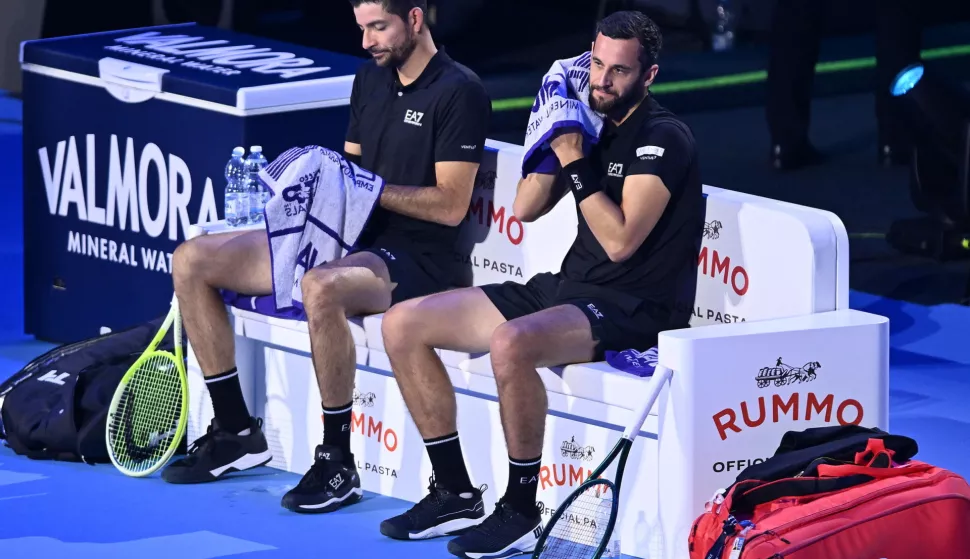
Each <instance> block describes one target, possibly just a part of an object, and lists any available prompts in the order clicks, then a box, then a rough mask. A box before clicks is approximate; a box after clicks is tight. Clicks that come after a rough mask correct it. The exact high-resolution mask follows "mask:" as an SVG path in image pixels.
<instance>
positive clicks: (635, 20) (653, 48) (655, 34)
mask: <svg viewBox="0 0 970 559" xmlns="http://www.w3.org/2000/svg"><path fill="white" fill-rule="evenodd" d="M601 33H602V34H603V36H604V37H609V38H610V39H637V40H638V41H640V47H641V48H640V66H641V67H642V68H643V70H644V71H646V70H647V68H650V67H651V66H653V65H654V64H656V63H657V60H658V58H659V57H660V48H661V47H662V46H663V38H662V37H661V35H660V28H659V27H657V24H656V23H654V22H653V20H652V19H650V18H648V17H647V16H645V15H643V14H642V13H641V12H638V11H636V10H628V11H621V12H614V13H612V14H610V15H608V16H606V17H605V18H603V19H602V20H600V22H599V23H598V24H597V25H596V37H598V36H599V35H600V34H601Z"/></svg>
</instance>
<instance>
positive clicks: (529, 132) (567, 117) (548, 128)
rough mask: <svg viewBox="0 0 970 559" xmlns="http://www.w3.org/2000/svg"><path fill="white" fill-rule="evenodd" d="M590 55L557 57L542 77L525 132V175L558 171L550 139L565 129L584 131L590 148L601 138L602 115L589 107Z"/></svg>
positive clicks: (523, 170) (523, 161) (523, 172)
mask: <svg viewBox="0 0 970 559" xmlns="http://www.w3.org/2000/svg"><path fill="white" fill-rule="evenodd" d="M590 58H591V54H590V53H589V52H585V53H583V54H581V55H579V56H577V57H575V58H567V59H563V60H557V61H555V62H553V64H552V67H551V68H549V71H548V72H547V73H546V75H545V76H543V78H542V87H540V88H539V93H538V95H536V100H535V103H533V104H532V114H531V115H530V116H529V127H528V128H527V129H526V131H525V142H523V143H524V145H525V153H524V154H523V156H522V176H523V177H524V176H526V175H528V174H529V173H547V174H550V173H554V172H555V170H556V165H557V161H556V154H555V153H554V152H553V151H552V148H551V147H550V146H549V141H550V140H551V139H552V137H553V136H554V135H555V134H556V132H557V131H558V130H560V129H562V128H578V129H580V130H582V133H583V136H584V137H585V139H586V141H585V142H583V145H584V147H585V148H586V150H587V151H588V150H589V148H590V147H592V145H594V144H596V143H597V142H598V141H599V138H600V133H601V132H602V131H603V116H602V115H600V114H599V113H597V112H596V111H594V110H593V109H592V108H590V106H589V93H590V89H589V62H590Z"/></svg>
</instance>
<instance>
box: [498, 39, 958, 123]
mask: <svg viewBox="0 0 970 559" xmlns="http://www.w3.org/2000/svg"><path fill="white" fill-rule="evenodd" d="M967 55H970V45H956V46H952V47H941V48H936V49H926V50H924V51H923V52H922V56H923V60H936V59H940V58H953V57H957V56H967ZM875 67H876V58H875V57H868V58H850V59H848V60H835V61H832V62H819V63H818V64H816V65H815V73H817V74H831V73H835V72H848V71H850V70H861V69H864V68H875ZM766 79H768V71H767V70H757V71H754V72H741V73H738V74H729V75H726V76H714V77H710V78H701V79H696V80H683V81H679V82H670V83H660V84H657V85H654V86H653V87H651V88H650V90H651V91H653V92H654V93H680V92H684V91H699V90H702V89H714V88H718V87H729V86H735V85H745V84H752V83H758V82H763V81H765V80H766ZM534 101H535V98H534V97H512V98H509V99H496V100H495V101H493V102H492V110H493V111H513V110H517V109H528V108H530V107H532V103H533V102H534Z"/></svg>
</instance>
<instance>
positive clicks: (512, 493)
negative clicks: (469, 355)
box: [381, 12, 704, 559]
mask: <svg viewBox="0 0 970 559" xmlns="http://www.w3.org/2000/svg"><path fill="white" fill-rule="evenodd" d="M660 46H661V37H660V31H659V29H658V28H657V26H656V25H655V24H654V23H653V22H652V21H651V20H650V19H648V18H647V17H646V16H644V15H643V14H641V13H639V12H617V13H614V14H612V15H610V16H608V17H606V18H605V19H603V20H602V21H601V22H600V23H599V25H598V26H597V32H596V34H595V38H594V42H593V47H592V53H591V55H592V56H591V67H590V86H591V88H592V92H591V98H590V104H591V106H592V107H593V108H594V109H595V110H597V111H598V112H600V113H601V114H604V115H605V117H606V119H605V120H606V122H605V125H604V130H603V132H602V135H601V137H600V141H599V142H598V143H597V144H596V145H595V146H592V148H591V150H590V155H588V156H584V149H583V147H584V146H583V141H584V140H583V137H582V135H581V134H580V133H579V132H578V131H571V130H570V131H567V132H566V133H563V134H561V135H559V136H557V137H556V138H555V139H554V140H553V141H552V144H551V145H552V148H553V150H554V151H555V153H556V156H557V158H558V160H559V163H560V166H561V170H560V171H559V172H558V173H557V174H554V175H553V174H550V175H545V174H532V175H529V176H527V177H526V178H525V179H523V180H522V181H520V183H519V185H518V192H517V194H516V198H515V202H514V212H515V215H516V216H517V217H518V218H519V219H521V220H522V221H533V220H535V219H537V218H539V217H540V216H542V215H544V214H545V213H546V212H547V211H548V210H549V209H550V208H552V206H554V205H555V204H556V203H558V201H559V200H560V199H561V198H562V197H563V196H564V194H565V193H566V192H568V191H572V193H573V198H574V200H575V202H576V212H577V216H578V220H579V224H578V230H577V232H576V238H575V241H574V242H573V245H572V247H571V248H570V250H569V252H568V253H567V254H566V257H565V259H564V261H563V263H562V267H561V270H560V271H559V272H558V273H554V274H553V273H540V274H538V275H536V276H534V277H533V278H531V279H530V280H529V281H528V282H527V283H526V284H519V283H514V282H507V283H503V284H496V285H486V286H481V287H471V288H466V289H460V290H455V291H449V292H445V293H439V294H435V295H431V296H429V297H424V298H416V299H412V300H410V301H406V302H403V303H400V304H398V305H395V306H394V307H393V308H391V310H390V311H388V312H387V313H386V315H385V316H384V319H383V322H382V324H383V335H384V345H385V348H386V350H387V352H388V355H389V357H390V361H391V366H392V369H393V371H394V374H395V376H396V378H397V380H398V383H399V385H400V387H401V392H402V394H403V396H404V399H405V401H406V402H407V405H408V408H409V410H410V412H411V417H412V418H413V419H414V422H415V424H416V425H417V427H418V429H419V431H420V432H421V435H422V437H423V438H424V441H425V445H426V450H427V452H428V455H429V458H430V460H431V464H432V467H433V470H434V476H435V480H434V483H433V484H432V485H431V487H430V488H429V493H428V496H427V497H426V498H425V499H424V500H422V501H421V502H419V503H417V504H416V505H415V506H414V507H413V508H411V509H410V510H409V511H408V512H406V513H405V514H401V515H400V516H396V517H393V518H390V519H388V520H386V521H384V523H383V524H382V525H381V531H382V532H383V533H384V534H385V535H387V536H389V537H392V538H397V539H422V538H428V537H435V536H448V535H453V534H456V533H459V532H462V531H463V532H464V533H462V534H461V535H459V536H458V537H457V538H455V539H453V540H452V541H450V542H449V544H448V549H449V550H450V551H451V552H452V553H453V554H455V555H458V556H460V557H469V558H475V559H483V558H497V557H507V556H510V555H513V554H515V553H528V552H531V551H532V550H533V549H534V548H535V544H536V540H537V537H538V535H539V534H540V533H541V518H540V511H539V510H538V508H537V505H536V493H537V490H538V484H539V477H540V476H539V472H540V466H541V463H542V447H543V438H544V430H545V422H546V413H547V409H548V403H547V400H546V390H545V387H544V386H543V383H542V380H541V379H540V377H539V375H538V373H537V372H536V368H537V367H546V366H554V365H563V364H567V363H577V362H589V361H599V360H602V359H603V358H604V354H605V352H606V351H609V350H614V351H620V350H625V349H630V348H636V349H640V350H646V349H648V348H650V347H652V346H653V345H655V344H656V343H657V337H658V334H659V333H660V332H661V331H664V330H670V329H675V328H683V327H686V326H687V325H688V320H689V318H690V309H691V308H692V306H693V288H692V287H693V285H694V283H695V282H696V277H697V276H696V270H697V254H698V252H697V251H698V249H699V242H700V235H701V230H702V227H703V219H704V206H703V196H702V191H701V179H700V171H699V166H698V154H697V150H696V146H695V143H694V138H693V135H692V134H691V131H690V130H689V128H688V127H687V126H686V125H685V124H684V123H683V122H681V121H680V120H679V119H678V118H677V117H676V116H674V115H673V114H672V113H671V112H670V111H668V110H666V109H665V108H663V107H662V106H661V105H660V104H659V103H658V102H657V101H656V100H655V99H654V98H653V97H652V96H651V95H650V92H649V86H650V84H652V83H653V81H654V79H655V78H656V76H657V71H658V66H657V63H656V62H657V57H658V54H659V52H660ZM564 233H565V231H564ZM435 348H440V349H449V350H456V351H462V352H473V353H477V352H483V351H488V352H489V353H490V357H491V363H492V370H493V372H494V375H495V382H496V385H497V388H498V395H499V396H498V399H499V409H500V412H501V419H502V426H503V430H504V433H505V440H506V445H507V447H508V457H509V477H508V486H507V488H506V491H505V494H504V495H503V496H502V497H501V498H500V499H499V500H498V504H497V505H496V507H495V510H494V511H492V512H491V514H489V515H487V516H485V515H484V514H483V499H482V493H481V491H480V490H479V489H477V488H475V486H474V485H473V484H472V482H471V480H470V479H469V475H468V471H467V470H466V467H465V462H464V458H463V455H462V450H461V445H460V443H459V437H458V429H457V424H456V410H455V406H456V402H455V398H454V390H453V387H452V385H451V382H450V381H449V378H448V375H447V373H446V372H445V368H444V366H443V365H442V363H441V360H440V358H439V357H438V356H437V354H436V353H435V351H434V350H435ZM483 443H484V442H483V441H475V440H472V441H471V442H470V444H483ZM483 517H484V518H483Z"/></svg>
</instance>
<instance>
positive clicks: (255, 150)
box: [249, 146, 263, 153]
mask: <svg viewBox="0 0 970 559" xmlns="http://www.w3.org/2000/svg"><path fill="white" fill-rule="evenodd" d="M249 151H250V152H252V153H262V151H263V146H253V147H251V148H249Z"/></svg>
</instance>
